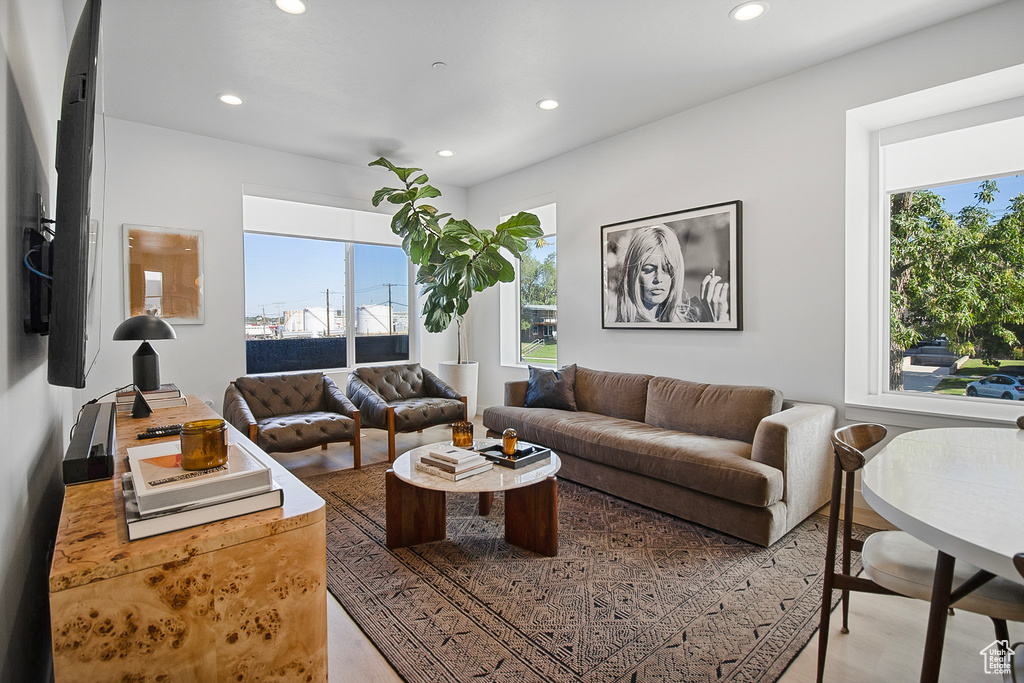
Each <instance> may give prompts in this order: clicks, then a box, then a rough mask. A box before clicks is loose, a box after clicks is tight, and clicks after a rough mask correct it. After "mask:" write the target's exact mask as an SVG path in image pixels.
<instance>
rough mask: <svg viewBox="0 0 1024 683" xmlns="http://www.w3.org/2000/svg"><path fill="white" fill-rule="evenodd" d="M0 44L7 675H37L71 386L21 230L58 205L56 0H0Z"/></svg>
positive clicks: (0, 378)
mask: <svg viewBox="0 0 1024 683" xmlns="http://www.w3.org/2000/svg"><path fill="white" fill-rule="evenodd" d="M80 11H81V3H78V5H77V9H76V10H75V12H74V15H73V18H72V20H71V21H72V22H75V21H77V17H78V12H80ZM69 16H70V15H69ZM0 44H2V58H3V68H0V93H3V96H2V97H0V122H2V127H3V134H2V135H0V152H2V155H3V163H2V164H0V187H2V188H4V189H3V191H2V192H0V215H2V216H3V225H4V231H3V234H4V240H3V246H2V250H3V255H4V257H3V259H0V302H2V303H0V329H2V330H4V337H3V342H2V343H0V348H2V351H0V435H2V436H3V447H2V448H0V610H2V617H0V680H4V681H33V680H45V679H46V678H47V677H48V675H49V671H50V647H49V643H50V621H49V607H48V602H47V590H48V588H47V582H46V577H47V574H48V573H49V566H48V564H47V552H48V547H49V544H50V542H51V541H52V539H53V537H54V535H55V533H56V527H57V518H58V516H59V515H60V506H61V496H62V494H63V486H62V484H61V478H60V463H61V458H62V455H63V438H64V417H65V415H66V414H67V413H68V412H70V396H71V392H70V390H67V389H57V388H54V387H51V386H50V385H48V384H47V383H46V340H45V339H43V338H40V337H38V336H34V335H26V334H25V333H24V332H23V331H22V322H21V316H22V308H21V295H22V285H21V283H22V280H21V278H22V273H23V270H24V269H23V268H22V266H21V258H22V253H21V252H22V247H21V234H22V229H23V228H24V227H26V226H30V225H32V224H33V223H34V221H35V213H36V209H35V194H36V193H37V192H38V193H40V194H41V195H42V196H43V198H44V199H45V200H46V205H47V208H48V210H49V214H50V215H51V216H52V214H53V193H54V191H55V190H56V173H55V171H54V147H55V142H56V123H57V119H58V118H60V91H61V83H62V81H63V78H64V61H65V58H66V56H67V38H66V32H65V27H64V11H63V9H62V5H61V2H60V0H0Z"/></svg>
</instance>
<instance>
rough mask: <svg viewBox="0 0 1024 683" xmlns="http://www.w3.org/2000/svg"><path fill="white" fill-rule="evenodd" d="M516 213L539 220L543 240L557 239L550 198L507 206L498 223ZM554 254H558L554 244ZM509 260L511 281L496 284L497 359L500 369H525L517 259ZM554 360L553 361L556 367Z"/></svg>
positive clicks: (555, 214) (553, 204) (555, 208)
mask: <svg viewBox="0 0 1024 683" xmlns="http://www.w3.org/2000/svg"><path fill="white" fill-rule="evenodd" d="M520 211H529V212H531V213H534V214H536V215H537V217H538V218H540V222H541V227H543V228H544V237H557V234H558V206H557V203H556V202H555V197H554V195H544V196H543V197H535V198H533V199H529V200H526V201H523V202H517V203H516V204H513V205H509V206H507V207H504V208H502V210H501V218H500V220H501V221H504V220H506V219H508V218H509V217H510V216H512V215H515V214H516V213H519V212H520ZM555 253H556V254H557V253H558V247H557V244H556V246H555ZM506 257H508V258H509V259H511V261H512V265H513V267H515V269H516V277H515V279H514V280H513V281H512V282H501V283H498V315H499V317H500V322H499V325H498V328H499V334H498V344H499V346H500V348H499V351H500V354H499V356H500V359H501V365H502V366H503V367H513V368H526V367H529V363H524V362H523V361H522V360H520V350H521V349H522V346H521V345H520V342H519V336H520V335H519V330H520V327H519V321H520V316H521V315H522V302H521V301H520V294H521V287H520V282H519V265H520V263H519V259H517V258H514V257H512V256H511V255H510V254H506ZM555 263H556V266H555V278H556V280H557V278H558V266H557V263H558V257H557V256H556V257H555ZM557 363H558V359H557V358H556V359H555V364H556V365H557Z"/></svg>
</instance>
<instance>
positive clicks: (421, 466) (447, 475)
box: [414, 460, 494, 481]
mask: <svg viewBox="0 0 1024 683" xmlns="http://www.w3.org/2000/svg"><path fill="white" fill-rule="evenodd" d="M414 465H415V467H416V469H418V470H419V471H420V472H426V473H427V474H433V475H434V476H437V477H441V478H443V479H447V480H448V481H461V480H463V479H466V478H468V477H472V476H474V475H477V474H482V473H483V472H486V471H487V470H489V469H491V468H492V467H494V464H493V463H491V462H487V463H484V464H483V465H480V466H479V467H474V468H473V469H471V470H466V471H465V472H459V473H458V474H454V473H452V472H445V471H444V470H442V469H439V468H437V467H433V466H431V465H428V464H427V463H425V462H422V461H419V460H417V461H416V462H415V463H414Z"/></svg>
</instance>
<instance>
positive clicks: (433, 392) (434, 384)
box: [423, 368, 462, 401]
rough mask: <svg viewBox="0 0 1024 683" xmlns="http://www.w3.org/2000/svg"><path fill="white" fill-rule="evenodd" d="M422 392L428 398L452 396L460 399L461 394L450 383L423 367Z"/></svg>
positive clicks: (457, 399)
mask: <svg viewBox="0 0 1024 683" xmlns="http://www.w3.org/2000/svg"><path fill="white" fill-rule="evenodd" d="M423 392H424V393H425V394H426V395H427V396H429V397H430V398H452V399H455V400H456V401H459V400H461V399H462V394H460V393H459V392H457V391H456V390H455V388H454V387H452V385H450V384H448V383H447V382H445V381H444V380H443V379H441V378H440V377H438V376H437V375H435V374H434V373H432V372H431V371H430V370H427V369H426V368H423Z"/></svg>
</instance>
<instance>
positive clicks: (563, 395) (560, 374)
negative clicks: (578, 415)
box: [526, 365, 576, 410]
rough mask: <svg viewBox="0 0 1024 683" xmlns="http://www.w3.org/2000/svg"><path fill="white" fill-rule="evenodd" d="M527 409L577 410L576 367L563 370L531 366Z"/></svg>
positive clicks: (527, 391)
mask: <svg viewBox="0 0 1024 683" xmlns="http://www.w3.org/2000/svg"><path fill="white" fill-rule="evenodd" d="M526 407H527V408H557V409H559V410H576V366H575V365H566V366H565V367H564V368H562V369H561V370H549V369H547V368H535V367H533V366H530V380H529V382H528V383H527V385H526Z"/></svg>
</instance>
